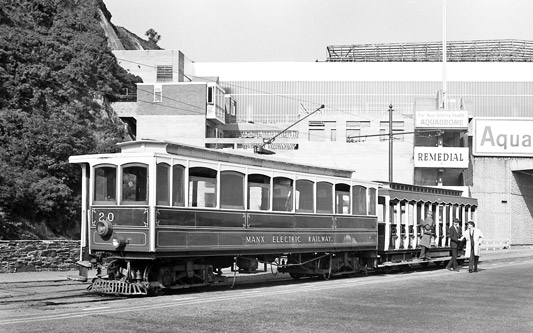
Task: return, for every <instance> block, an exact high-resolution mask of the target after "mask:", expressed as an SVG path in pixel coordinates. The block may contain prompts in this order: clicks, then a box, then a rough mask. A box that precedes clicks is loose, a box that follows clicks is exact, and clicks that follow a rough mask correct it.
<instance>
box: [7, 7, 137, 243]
mask: <svg viewBox="0 0 533 333" xmlns="http://www.w3.org/2000/svg"><path fill="white" fill-rule="evenodd" d="M102 13H104V16H106V17H109V18H110V17H111V16H110V14H109V12H108V11H107V9H106V8H105V5H104V3H103V2H102V1H101V0H17V1H11V0H0V36H2V37H1V38H0V239H17V238H29V237H40V238H56V237H72V238H75V237H76V234H77V230H78V229H79V221H80V219H79V214H80V209H79V208H80V207H79V203H80V200H79V196H80V186H81V183H80V176H81V172H80V169H79V167H78V166H72V165H70V164H69V163H68V157H69V156H71V155H78V154H88V153H97V152H107V151H113V150H114V149H116V148H115V143H116V142H120V141H124V140H127V139H128V138H127V136H126V134H125V131H124V125H123V123H122V122H121V121H120V120H119V119H118V118H117V117H116V116H114V114H113V112H112V110H111V109H110V108H109V107H108V105H107V102H106V101H107V100H108V98H110V97H113V96H116V95H120V94H122V92H123V91H124V90H125V89H129V90H130V91H134V90H135V83H136V82H141V80H140V78H138V77H135V76H132V75H130V74H128V73H127V72H126V71H125V70H123V69H122V68H121V67H120V66H119V65H118V64H117V61H116V59H115V57H114V56H113V54H112V53H111V50H110V48H109V46H108V39H107V37H106V34H105V33H104V30H103V29H102ZM115 29H117V30H118V31H119V33H118V35H119V36H124V34H123V33H122V32H121V29H118V28H115ZM119 38H120V39H121V40H122V38H123V37H119ZM131 38H132V37H127V38H126V37H124V40H131ZM124 44H125V45H127V46H128V47H129V45H130V44H129V43H128V42H125V43H124Z"/></svg>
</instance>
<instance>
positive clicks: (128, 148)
mask: <svg viewBox="0 0 533 333" xmlns="http://www.w3.org/2000/svg"><path fill="white" fill-rule="evenodd" d="M118 146H119V147H120V148H121V151H122V152H123V153H127V152H148V151H152V152H160V153H168V154H172V155H179V156H184V157H194V158H201V159H206V160H211V161H217V162H227V163H235V164H241V165H247V166H256V167H263V168H270V169H278V170H284V171H291V172H301V173H310V174H316V175H325V176H331V177H341V178H352V177H353V174H354V173H355V171H354V170H347V169H340V168H330V167H321V166H313V165H307V164H297V163H292V162H286V161H283V160H276V159H273V158H272V157H268V158H264V157H257V156H256V155H245V154H239V153H236V152H228V151H225V150H220V149H209V148H204V147H198V146H191V145H185V144H181V143H174V142H168V141H152V140H139V141H129V142H123V143H119V144H118Z"/></svg>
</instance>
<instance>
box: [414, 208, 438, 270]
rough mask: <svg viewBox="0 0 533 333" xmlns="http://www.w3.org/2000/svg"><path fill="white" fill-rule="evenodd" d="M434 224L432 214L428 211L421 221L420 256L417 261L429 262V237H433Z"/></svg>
mask: <svg viewBox="0 0 533 333" xmlns="http://www.w3.org/2000/svg"><path fill="white" fill-rule="evenodd" d="M434 224H435V222H434V221H433V212H432V211H431V210H428V212H427V214H426V219H425V220H424V221H422V223H421V225H420V226H421V228H422V237H421V238H420V256H419V257H418V259H421V260H429V257H428V253H429V250H428V249H429V248H430V247H431V236H432V235H433V226H434Z"/></svg>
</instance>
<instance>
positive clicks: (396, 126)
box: [379, 121, 405, 141]
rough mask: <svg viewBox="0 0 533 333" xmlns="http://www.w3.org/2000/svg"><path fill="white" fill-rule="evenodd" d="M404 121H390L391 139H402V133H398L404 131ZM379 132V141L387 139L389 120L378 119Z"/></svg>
mask: <svg viewBox="0 0 533 333" xmlns="http://www.w3.org/2000/svg"><path fill="white" fill-rule="evenodd" d="M404 131H405V129H404V122H403V121H393V122H392V134H394V135H393V140H395V141H404V135H399V133H401V132H404ZM379 134H381V135H380V137H379V139H380V141H389V136H388V134H389V122H388V121H380V122H379Z"/></svg>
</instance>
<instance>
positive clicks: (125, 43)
mask: <svg viewBox="0 0 533 333" xmlns="http://www.w3.org/2000/svg"><path fill="white" fill-rule="evenodd" d="M100 6H101V8H100V26H101V27H102V29H103V30H104V32H105V35H106V37H107V39H108V44H109V47H110V48H111V49H112V50H161V48H160V47H159V46H158V45H157V44H156V43H153V42H151V41H147V40H144V39H142V38H140V37H139V36H137V35H136V34H134V33H133V32H131V31H129V30H127V29H126V28H123V27H118V26H115V25H114V24H113V23H111V18H112V14H111V13H109V11H107V9H106V8H105V5H104V4H103V3H100ZM147 30H148V28H147Z"/></svg>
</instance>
